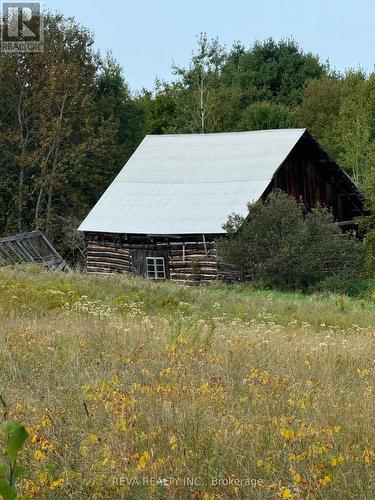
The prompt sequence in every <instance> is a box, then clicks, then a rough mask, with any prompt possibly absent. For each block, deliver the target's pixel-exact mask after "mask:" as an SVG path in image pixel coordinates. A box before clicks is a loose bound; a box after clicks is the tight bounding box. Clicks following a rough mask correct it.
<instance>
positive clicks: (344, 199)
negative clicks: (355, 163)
mask: <svg viewBox="0 0 375 500" xmlns="http://www.w3.org/2000/svg"><path fill="white" fill-rule="evenodd" d="M275 188H278V189H281V190H283V191H285V192H286V193H288V194H289V195H290V196H293V197H294V198H296V199H297V200H302V201H303V203H304V204H305V205H306V207H307V208H308V209H309V210H310V209H312V208H313V207H315V206H316V205H317V204H320V205H322V206H325V207H327V208H329V209H331V210H332V213H333V215H334V217H335V220H337V221H339V222H341V221H351V220H352V219H353V218H354V217H359V216H362V215H364V209H363V202H362V200H361V199H360V198H359V196H358V194H357V192H356V191H354V190H353V186H352V185H351V183H350V181H349V179H348V177H347V176H346V174H345V173H344V172H343V171H342V170H340V169H338V167H337V165H336V164H335V163H333V162H332V161H331V160H330V159H329V157H328V156H327V155H326V154H325V153H324V151H322V150H321V148H320V147H319V146H318V144H315V143H314V142H312V141H311V139H310V138H302V139H301V141H300V142H299V143H298V144H297V146H296V147H295V148H294V149H293V151H292V152H291V153H290V154H289V156H288V158H287V159H286V160H285V162H284V164H283V165H282V166H281V167H280V169H279V170H278V171H277V172H276V173H275V175H274V177H273V179H272V182H271V183H270V185H269V187H268V189H267V190H266V191H265V192H264V194H263V197H262V198H263V199H265V198H266V197H267V195H268V194H269V193H270V192H271V191H272V189H275Z"/></svg>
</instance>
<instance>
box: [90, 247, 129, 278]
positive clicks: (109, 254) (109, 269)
mask: <svg viewBox="0 0 375 500" xmlns="http://www.w3.org/2000/svg"><path fill="white" fill-rule="evenodd" d="M86 269H87V272H88V273H104V274H112V273H120V274H127V273H131V272H132V263H131V254H130V250H129V249H128V248H118V247H116V246H115V245H105V246H102V245H98V244H96V243H90V244H88V246H87V259H86Z"/></svg>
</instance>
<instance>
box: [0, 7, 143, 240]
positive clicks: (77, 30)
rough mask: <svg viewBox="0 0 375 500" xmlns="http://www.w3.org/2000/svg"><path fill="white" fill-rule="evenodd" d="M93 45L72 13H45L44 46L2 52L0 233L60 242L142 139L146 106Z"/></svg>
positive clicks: (110, 61) (112, 64)
mask: <svg viewBox="0 0 375 500" xmlns="http://www.w3.org/2000/svg"><path fill="white" fill-rule="evenodd" d="M93 43H94V40H93V38H92V35H91V33H90V32H89V31H88V30H86V29H85V28H83V27H82V26H80V25H78V24H77V23H76V22H75V21H74V20H73V19H66V18H64V17H63V16H61V15H51V14H47V15H46V16H45V50H44V52H42V53H26V54H9V53H3V52H2V53H0V90H1V92H0V104H1V107H0V148H1V152H2V154H1V157H0V227H1V232H3V233H11V232H15V231H23V230H29V229H34V228H35V227H38V228H41V229H43V230H44V231H45V232H47V233H48V234H49V236H50V237H51V238H52V239H53V240H54V242H55V243H59V241H62V240H63V239H64V235H63V234H62V232H63V228H64V227H67V226H69V228H70V229H71V226H72V224H73V222H72V221H78V220H82V218H83V217H84V216H85V215H86V213H87V211H88V210H89V209H90V208H91V207H92V206H93V204H94V203H95V202H96V201H97V199H98V197H99V196H100V195H101V194H102V193H103V191H104V189H105V188H106V187H107V186H108V184H109V183H110V182H111V180H112V179H113V177H114V176H115V175H116V174H117V172H118V171H119V169H120V168H121V167H122V166H123V164H124V163H125V161H126V160H127V159H128V158H129V156H130V155H131V154H132V153H133V151H134V149H135V148H136V147H137V145H138V144H139V142H140V141H141V139H142V137H143V133H144V132H143V130H144V119H143V108H142V106H141V105H140V104H139V102H138V101H137V100H136V99H134V98H133V97H132V96H131V94H130V91H129V89H128V87H127V85H126V83H125V81H124V79H123V76H122V72H121V68H120V67H119V66H118V65H117V64H116V62H115V61H114V60H113V58H111V57H110V56H108V57H107V58H106V59H105V60H104V61H102V60H101V58H100V57H99V56H98V54H97V53H96V52H95V51H94V49H93ZM67 221H68V222H69V224H68V223H67ZM70 229H69V230H70ZM68 240H69V241H72V239H71V238H68Z"/></svg>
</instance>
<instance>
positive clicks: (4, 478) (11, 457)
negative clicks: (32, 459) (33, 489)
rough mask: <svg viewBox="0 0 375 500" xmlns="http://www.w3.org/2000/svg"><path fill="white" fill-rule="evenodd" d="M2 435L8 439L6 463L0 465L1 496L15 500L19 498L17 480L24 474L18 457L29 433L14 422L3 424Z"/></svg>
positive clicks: (9, 421) (6, 499)
mask: <svg viewBox="0 0 375 500" xmlns="http://www.w3.org/2000/svg"><path fill="white" fill-rule="evenodd" d="M0 433H1V434H3V435H4V436H5V439H6V446H5V448H4V449H3V453H4V456H5V458H6V462H5V463H4V464H2V465H1V464H0V495H1V496H2V497H3V498H4V500H14V499H15V498H16V497H17V492H16V490H15V486H16V480H17V478H18V477H19V476H21V475H22V474H23V473H24V468H23V467H21V466H20V465H18V464H17V456H18V452H19V451H20V450H21V448H22V446H23V444H24V443H25V441H26V440H27V438H28V433H27V431H26V429H25V427H24V426H23V425H21V424H19V423H18V422H14V421H13V420H5V421H4V422H2V423H1V424H0Z"/></svg>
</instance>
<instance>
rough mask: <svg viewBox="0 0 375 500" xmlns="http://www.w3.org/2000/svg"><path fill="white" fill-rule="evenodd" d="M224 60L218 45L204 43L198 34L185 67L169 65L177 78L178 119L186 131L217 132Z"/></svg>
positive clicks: (220, 47)
mask: <svg viewBox="0 0 375 500" xmlns="http://www.w3.org/2000/svg"><path fill="white" fill-rule="evenodd" d="M224 59H225V51H224V48H223V47H222V46H221V45H220V44H219V41H218V40H217V39H213V40H208V38H207V35H206V34H205V33H201V35H200V36H199V38H198V50H197V52H196V53H193V56H192V60H191V63H190V65H189V67H188V68H182V67H180V66H177V65H173V70H174V74H175V75H177V76H178V77H179V90H180V92H179V96H178V101H177V109H178V112H179V115H180V116H179V119H180V120H181V122H182V128H185V129H186V130H187V131H190V132H201V133H205V132H213V131H215V130H216V129H217V126H218V124H219V122H220V117H221V109H220V104H221V101H220V99H219V96H218V92H217V90H218V86H219V75H220V71H221V68H222V65H223V62H224Z"/></svg>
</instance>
